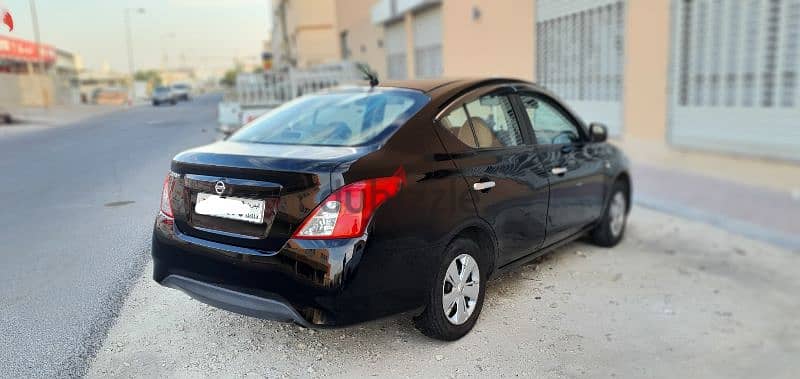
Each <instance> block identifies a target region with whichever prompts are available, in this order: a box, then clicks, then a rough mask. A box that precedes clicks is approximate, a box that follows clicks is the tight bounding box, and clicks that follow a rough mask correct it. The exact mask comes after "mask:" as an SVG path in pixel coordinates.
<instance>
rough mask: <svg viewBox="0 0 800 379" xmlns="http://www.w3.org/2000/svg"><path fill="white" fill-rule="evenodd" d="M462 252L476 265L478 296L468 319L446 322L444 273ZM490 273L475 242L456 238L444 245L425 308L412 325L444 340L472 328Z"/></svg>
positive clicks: (485, 260) (462, 334) (478, 312)
mask: <svg viewBox="0 0 800 379" xmlns="http://www.w3.org/2000/svg"><path fill="white" fill-rule="evenodd" d="M461 254H467V255H469V256H470V257H472V258H473V259H474V260H475V262H476V264H477V267H478V271H479V274H480V275H479V276H480V279H479V280H478V284H479V287H478V299H477V301H476V302H475V308H474V310H473V311H472V314H470V315H469V317H468V318H467V320H466V321H465V322H464V323H462V324H460V325H456V324H453V323H451V322H450V321H448V319H447V316H446V315H445V311H444V309H443V308H444V307H443V296H444V293H443V286H444V280H445V275H446V274H447V269H448V267H449V266H450V263H451V262H453V260H455V258H456V257H458V256H460V255H461ZM488 272H489V267H488V264H487V259H486V258H485V254H482V252H481V250H480V248H479V247H478V244H476V243H475V242H474V241H472V240H470V239H466V238H457V239H455V240H453V241H452V242H451V243H450V245H448V246H447V249H445V252H444V254H443V256H442V259H441V263H440V264H439V269H438V270H437V272H436V277H435V278H434V280H433V284H432V288H431V291H430V293H429V294H428V298H427V299H426V304H425V310H424V311H423V312H422V313H421V314H420V315H418V316H416V317H415V318H414V326H415V327H416V328H417V329H419V331H421V332H422V334H425V335H426V336H428V337H431V338H435V339H438V340H443V341H455V340H457V339H459V338H461V337H463V336H464V335H466V334H467V333H469V331H470V330H472V327H473V326H475V323H476V322H477V320H478V316H480V313H481V309H482V308H483V300H484V296H485V292H486V274H487V273H488Z"/></svg>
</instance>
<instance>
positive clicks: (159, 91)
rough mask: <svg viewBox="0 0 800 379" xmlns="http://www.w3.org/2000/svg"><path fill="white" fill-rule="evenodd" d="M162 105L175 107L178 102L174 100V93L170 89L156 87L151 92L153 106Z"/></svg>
mask: <svg viewBox="0 0 800 379" xmlns="http://www.w3.org/2000/svg"><path fill="white" fill-rule="evenodd" d="M164 103H167V104H172V105H175V104H177V103H178V100H177V99H176V98H175V93H174V92H173V91H172V89H171V88H169V87H166V86H158V87H156V88H155V89H154V90H153V105H154V106H156V107H157V106H159V105H161V104H164Z"/></svg>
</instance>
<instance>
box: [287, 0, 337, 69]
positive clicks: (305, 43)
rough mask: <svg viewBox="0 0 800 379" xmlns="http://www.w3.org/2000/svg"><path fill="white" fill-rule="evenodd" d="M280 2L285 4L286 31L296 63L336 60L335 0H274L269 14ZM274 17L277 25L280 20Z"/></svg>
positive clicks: (309, 63) (311, 63) (317, 62)
mask: <svg viewBox="0 0 800 379" xmlns="http://www.w3.org/2000/svg"><path fill="white" fill-rule="evenodd" d="M281 4H285V5H286V31H287V34H288V39H289V45H290V49H291V53H292V55H293V56H294V58H295V59H296V61H297V66H298V67H301V68H305V67H309V66H313V65H317V64H321V63H331V62H336V61H338V60H339V58H340V54H339V40H338V34H337V32H336V3H335V0H274V1H273V14H275V13H276V12H275V10H276V9H277V7H279V6H280V5H281ZM275 21H276V22H275V27H278V28H279V27H280V25H279V23H280V20H275ZM278 42H280V41H278Z"/></svg>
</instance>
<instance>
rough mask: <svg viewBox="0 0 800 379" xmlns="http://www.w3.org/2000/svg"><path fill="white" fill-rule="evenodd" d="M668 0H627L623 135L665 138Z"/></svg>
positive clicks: (668, 30)
mask: <svg viewBox="0 0 800 379" xmlns="http://www.w3.org/2000/svg"><path fill="white" fill-rule="evenodd" d="M669 3H670V0H628V2H627V8H628V9H627V12H628V13H627V20H626V30H625V68H624V70H625V71H624V72H625V76H624V82H623V85H624V88H623V91H624V92H623V120H624V125H625V126H624V135H623V138H628V137H631V138H638V139H650V140H666V135H667V112H668V107H669V102H668V99H669V98H668V96H669V95H668V93H667V80H668V78H669V49H670V5H669Z"/></svg>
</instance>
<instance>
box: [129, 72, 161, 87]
mask: <svg viewBox="0 0 800 379" xmlns="http://www.w3.org/2000/svg"><path fill="white" fill-rule="evenodd" d="M133 79H134V80H138V81H143V82H147V83H149V84H150V85H152V86H153V87H156V86H160V85H161V83H162V80H161V74H159V73H158V71H156V70H144V71H136V73H135V74H134V75H133Z"/></svg>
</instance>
